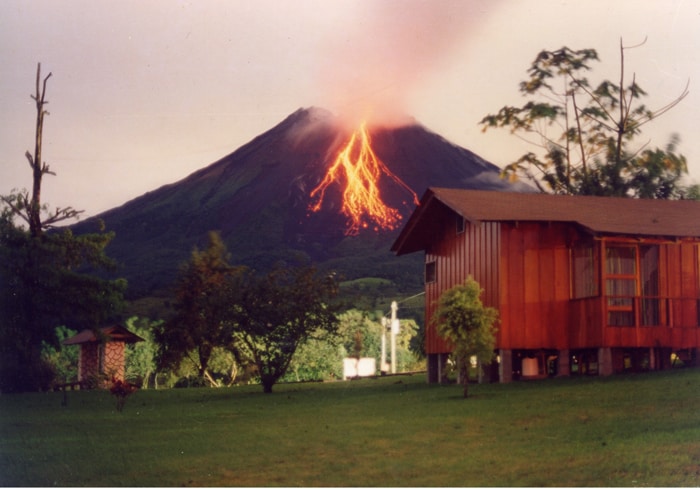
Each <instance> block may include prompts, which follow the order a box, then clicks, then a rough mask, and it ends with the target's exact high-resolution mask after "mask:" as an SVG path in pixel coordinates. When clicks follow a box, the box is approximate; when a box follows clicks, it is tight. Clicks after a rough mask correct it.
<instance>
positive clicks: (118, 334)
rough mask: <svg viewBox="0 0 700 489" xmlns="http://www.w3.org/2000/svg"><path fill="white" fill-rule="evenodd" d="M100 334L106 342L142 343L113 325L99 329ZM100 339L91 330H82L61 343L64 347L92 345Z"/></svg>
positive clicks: (131, 334) (116, 325) (118, 326)
mask: <svg viewBox="0 0 700 489" xmlns="http://www.w3.org/2000/svg"><path fill="white" fill-rule="evenodd" d="M99 331H100V334H101V335H102V336H104V338H105V339H106V341H123V342H124V343H137V342H139V341H144V339H143V338H141V337H140V336H137V335H135V334H134V333H132V332H131V331H129V330H128V329H126V328H125V327H124V326H120V325H118V324H115V325H113V326H106V327H104V328H100V330H99ZM101 340H102V338H100V337H99V335H96V334H95V331H94V330H92V329H84V330H82V331H81V332H80V333H78V334H76V335H75V336H71V337H70V338H66V339H65V340H63V341H62V343H63V344H64V345H79V344H81V343H94V342H98V341H101Z"/></svg>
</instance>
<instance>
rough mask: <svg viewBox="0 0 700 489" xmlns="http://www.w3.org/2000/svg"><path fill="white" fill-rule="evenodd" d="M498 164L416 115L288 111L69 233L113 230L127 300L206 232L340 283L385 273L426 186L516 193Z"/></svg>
mask: <svg viewBox="0 0 700 489" xmlns="http://www.w3.org/2000/svg"><path fill="white" fill-rule="evenodd" d="M499 171H500V170H499V168H498V167H496V166H495V165H492V164H491V163H488V162H487V161H485V160H483V159H482V158H480V157H479V156H477V155H475V154H474V153H472V152H470V151H468V150H466V149H464V148H461V147H459V146H456V145H454V144H451V143H449V142H448V141H446V140H445V139H444V138H442V137H440V136H438V135H436V134H434V133H432V132H430V131H428V130H427V129H425V128H424V127H422V126H421V125H420V124H418V123H409V124H406V125H403V126H400V127H383V126H373V125H371V124H365V125H362V126H361V127H357V128H348V126H347V125H346V124H344V123H343V122H342V121H341V120H340V119H339V118H338V117H335V116H334V115H333V114H331V113H330V112H327V111H325V110H323V109H318V108H310V109H299V110H297V111H296V112H294V113H292V114H291V115H289V116H288V117H287V118H286V119H284V120H283V121H282V122H280V123H279V124H278V125H277V126H275V127H273V128H272V129H270V130H269V131H267V132H265V133H263V134H261V135H259V136H258V137H256V138H255V139H253V140H252V141H250V142H249V143H247V144H245V145H243V146H242V147H240V148H239V149H237V150H236V151H234V152H233V153H231V154H229V155H228V156H225V157H224V158H222V159H220V160H219V161H217V162H215V163H213V164H211V165H209V166H207V167H205V168H202V169H201V170H198V171H196V172H195V173H193V174H191V175H190V176H188V177H186V178H184V179H183V180H181V181H179V182H176V183H173V184H170V185H166V186H163V187H161V188H159V189H157V190H154V191H151V192H149V193H147V194H145V195H143V196H141V197H138V198H136V199H134V200H132V201H129V202H127V203H126V204H124V205H122V206H121V207H118V208H114V209H111V210H109V211H107V212H105V213H103V214H101V215H99V216H97V217H96V218H91V219H88V220H86V221H84V222H81V223H79V224H77V225H75V226H74V230H75V231H76V232H86V231H93V230H94V226H95V220H96V219H97V218H99V219H102V221H104V223H105V225H106V228H107V230H110V231H115V232H116V237H115V239H114V241H113V242H112V243H111V244H110V245H109V248H108V250H107V253H108V254H109V255H110V256H111V257H113V258H114V259H116V260H117V261H118V262H119V263H120V264H121V265H122V268H121V269H120V273H119V275H121V276H124V277H126V278H127V279H128V280H129V291H130V295H131V296H142V295H146V294H149V293H150V292H151V291H152V290H154V289H159V288H162V287H164V286H168V285H170V284H171V283H172V281H173V280H174V278H175V276H176V273H177V270H178V265H179V264H180V263H181V262H183V261H185V260H187V259H188V257H189V254H190V252H191V251H192V249H193V247H195V246H199V247H200V248H201V247H203V246H204V245H205V243H206V236H207V233H208V232H209V231H211V230H218V231H219V232H220V233H221V236H222V237H223V239H224V241H225V242H226V244H227V246H228V248H229V251H230V252H231V255H232V257H231V261H232V263H235V264H245V265H248V266H250V267H252V268H255V269H258V270H265V269H268V268H269V267H271V266H272V265H273V264H274V263H275V262H277V261H280V260H284V261H295V260H302V261H311V262H314V263H316V264H317V265H318V266H319V267H321V268H324V269H325V268H328V269H331V268H332V269H335V270H337V271H339V272H340V273H341V274H343V275H344V276H345V277H346V278H348V279H352V278H360V277H363V276H374V277H385V278H392V277H393V278H395V277H396V274H397V270H396V269H397V268H398V267H396V265H397V264H398V261H397V260H398V259H397V258H396V257H394V256H393V255H392V254H391V253H390V252H389V247H390V245H391V243H392V242H393V240H394V238H395V237H396V234H397V233H398V229H399V228H400V227H401V225H402V224H403V223H404V222H405V220H406V219H407V218H408V216H409V215H410V213H411V212H412V211H413V209H414V208H415V206H416V205H417V204H418V196H420V195H421V194H422V193H423V192H424V191H425V190H426V188H427V187H428V186H441V187H455V188H468V189H490V190H502V191H515V190H519V189H518V188H516V187H514V186H513V185H511V184H509V183H507V182H505V181H503V180H501V179H500V178H499ZM520 190H522V189H520ZM401 265H402V266H404V268H405V265H407V261H406V259H402V260H401ZM415 268H416V270H414V272H416V273H418V274H419V275H418V277H419V278H420V264H418V265H416V267H415ZM392 270H393V271H392Z"/></svg>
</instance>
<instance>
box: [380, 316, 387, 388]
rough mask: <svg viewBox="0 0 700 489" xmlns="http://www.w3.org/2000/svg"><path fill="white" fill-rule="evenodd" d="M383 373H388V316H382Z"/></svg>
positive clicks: (381, 368) (381, 370) (381, 367)
mask: <svg viewBox="0 0 700 489" xmlns="http://www.w3.org/2000/svg"><path fill="white" fill-rule="evenodd" d="M379 371H380V372H381V374H382V375H386V318H385V317H383V318H382V364H381V365H380V366H379Z"/></svg>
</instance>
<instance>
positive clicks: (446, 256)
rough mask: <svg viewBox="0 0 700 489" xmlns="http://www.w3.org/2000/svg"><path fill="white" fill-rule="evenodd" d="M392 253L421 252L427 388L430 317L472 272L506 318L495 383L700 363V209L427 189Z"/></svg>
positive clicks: (434, 348) (438, 367)
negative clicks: (444, 296)
mask: <svg viewBox="0 0 700 489" xmlns="http://www.w3.org/2000/svg"><path fill="white" fill-rule="evenodd" d="M392 251H394V252H395V253H397V254H398V255H403V254H407V253H414V252H418V251H423V252H424V253H425V292H426V294H425V301H426V302H425V306H426V309H425V310H426V335H425V338H426V340H425V342H426V344H425V348H426V353H427V354H428V377H429V381H431V382H438V381H440V379H441V378H442V373H443V370H444V366H445V362H446V360H447V357H448V355H449V353H450V351H451V347H450V345H449V344H447V343H445V342H444V341H443V340H442V339H441V338H440V337H439V336H438V335H437V334H436V331H435V327H434V326H433V325H431V324H430V318H431V316H432V313H433V311H434V310H435V306H436V303H437V300H438V298H439V297H440V294H442V293H443V292H444V291H445V290H447V289H449V288H450V287H453V286H455V285H457V284H460V283H462V282H464V280H465V279H466V278H467V276H469V275H471V276H472V277H473V278H474V279H475V280H476V281H477V282H479V284H480V285H481V287H482V288H483V289H484V292H483V295H482V301H483V302H484V304H486V305H488V306H492V307H495V308H497V309H498V311H499V315H500V323H499V324H498V333H497V352H496V353H497V359H498V361H497V364H495V365H492V366H491V367H492V368H491V373H492V377H493V378H494V380H495V379H496V378H497V379H498V380H500V381H501V382H509V381H511V380H514V379H519V378H536V377H545V376H554V375H574V374H591V375H610V374H613V373H618V372H624V371H631V370H658V369H665V368H670V367H672V366H673V365H674V364H684V365H698V354H699V352H700V202H696V201H682V200H681V201H663V200H640V199H625V198H612V197H582V196H581V197H579V196H561V195H549V194H522V193H510V192H495V191H478V190H462V189H445V188H430V189H428V190H427V191H426V193H425V194H424V196H423V198H422V199H421V203H420V206H418V207H417V208H416V210H415V211H414V213H413V214H412V215H411V217H410V218H409V220H408V221H407V223H406V225H405V226H404V228H403V229H402V231H401V233H400V234H399V236H398V238H397V239H396V241H395V243H394V245H393V246H392Z"/></svg>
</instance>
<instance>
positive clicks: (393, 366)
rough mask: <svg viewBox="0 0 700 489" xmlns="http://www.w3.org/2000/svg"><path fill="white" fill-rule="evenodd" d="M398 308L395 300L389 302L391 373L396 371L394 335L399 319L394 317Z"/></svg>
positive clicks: (396, 332) (397, 330) (397, 328)
mask: <svg viewBox="0 0 700 489" xmlns="http://www.w3.org/2000/svg"><path fill="white" fill-rule="evenodd" d="M398 308H399V306H398V304H396V301H393V302H392V303H391V373H392V374H395V373H396V335H397V334H398V333H399V320H398V319H397V318H396V310H397V309H398Z"/></svg>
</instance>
